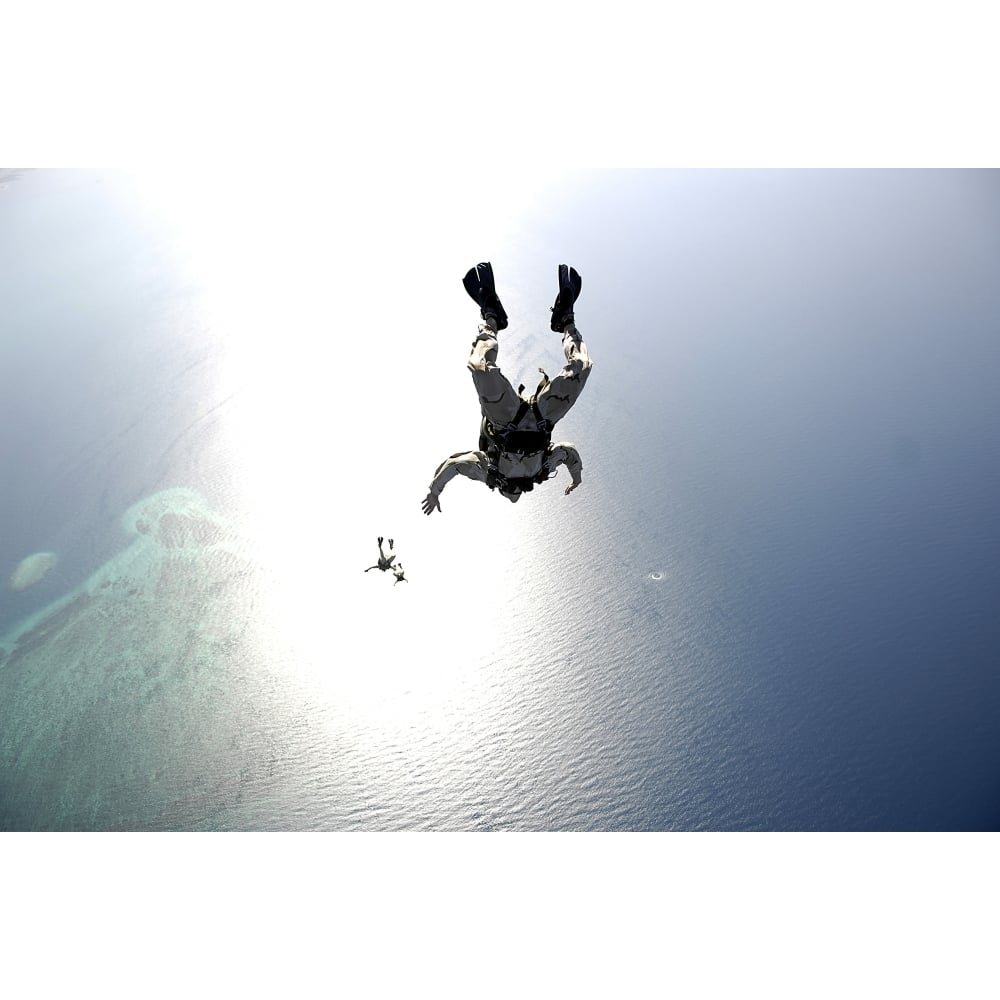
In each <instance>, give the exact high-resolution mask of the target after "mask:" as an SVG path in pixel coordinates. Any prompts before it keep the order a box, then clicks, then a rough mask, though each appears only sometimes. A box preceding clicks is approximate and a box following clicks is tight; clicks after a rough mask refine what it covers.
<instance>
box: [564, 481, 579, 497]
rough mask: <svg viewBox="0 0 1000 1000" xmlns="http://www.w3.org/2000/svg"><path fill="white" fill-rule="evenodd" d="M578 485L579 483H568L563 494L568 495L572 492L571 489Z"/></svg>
mask: <svg viewBox="0 0 1000 1000" xmlns="http://www.w3.org/2000/svg"><path fill="white" fill-rule="evenodd" d="M579 485H580V484H579V483H570V484H569V486H567V487H566V489H565V490H563V496H564V497H568V496H569V495H570V493H572V492H573V490H575V489H576V488H577V486H579Z"/></svg>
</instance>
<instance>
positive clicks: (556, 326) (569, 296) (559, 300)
mask: <svg viewBox="0 0 1000 1000" xmlns="http://www.w3.org/2000/svg"><path fill="white" fill-rule="evenodd" d="M582 288H583V278H581V277H580V275H579V274H578V273H577V271H576V268H574V267H570V266H568V265H567V264H560V265H559V294H558V295H557V296H556V301H555V305H553V306H552V322H551V324H550V325H551V327H552V329H553V330H555V332H556V333H562V332H563V329H564V328H565V327H566V325H567V324H568V323H572V322H573V321H574V320H573V303H574V302H576V300H577V299H578V298H579V297H580V289H582Z"/></svg>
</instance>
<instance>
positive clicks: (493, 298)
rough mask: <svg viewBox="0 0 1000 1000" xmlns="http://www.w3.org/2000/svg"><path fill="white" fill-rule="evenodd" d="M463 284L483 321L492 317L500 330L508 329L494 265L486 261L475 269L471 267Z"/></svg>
mask: <svg viewBox="0 0 1000 1000" xmlns="http://www.w3.org/2000/svg"><path fill="white" fill-rule="evenodd" d="M462 284H463V285H464V286H465V290H466V291H467V292H468V293H469V297H470V298H471V299H472V301H473V302H475V303H476V305H477V306H479V313H480V315H481V316H482V317H483V319H488V318H489V317H490V316H492V317H493V318H494V319H495V320H496V322H497V329H498V330H504V329H506V327H507V313H506V312H504V308H503V305H502V304H501V303H500V298H499V296H498V295H497V290H496V284H495V283H494V281H493V265H492V264H491V263H490V262H489V261H484V262H483V263H481V264H477V265H476V266H475V267H470V268H469V270H468V272H467V273H466V275H465V277H464V278H463V279H462Z"/></svg>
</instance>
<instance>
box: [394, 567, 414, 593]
mask: <svg viewBox="0 0 1000 1000" xmlns="http://www.w3.org/2000/svg"><path fill="white" fill-rule="evenodd" d="M392 572H393V573H394V574H395V577H396V579H395V581H394V582H393V586H394V587H395V586H396V584H397V583H399V582H400V580H402V581H403V583H409V582H410V581H409V580H407V579H406V577H405V576H403V564H402V563H399V564H398V565H397V566H394V567H393V570H392Z"/></svg>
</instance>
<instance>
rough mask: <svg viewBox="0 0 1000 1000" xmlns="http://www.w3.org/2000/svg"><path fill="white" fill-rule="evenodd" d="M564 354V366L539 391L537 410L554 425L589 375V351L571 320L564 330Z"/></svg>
mask: <svg viewBox="0 0 1000 1000" xmlns="http://www.w3.org/2000/svg"><path fill="white" fill-rule="evenodd" d="M563 353H564V354H565V355H566V366H565V367H564V368H563V370H562V371H561V372H559V374H558V375H557V376H556V377H555V378H554V379H552V380H551V381H550V382H549V384H548V385H547V386H546V387H545V388H544V389H542V391H541V392H540V393H539V394H538V410H539V412H540V413H541V415H542V416H543V417H544V418H545V419H546V420H551V421H552V423H553V424H554V423H556V421H558V420H561V419H562V418H563V417H564V416H566V414H567V413H568V412H569V410H570V407H571V406H572V405H573V404H574V403H575V402H576V401H577V399H578V398H579V395H580V393H581V392H583V387H584V386H585V385H586V384H587V379H588V378H590V369H591V367H592V362H591V360H590V353H589V352H588V351H587V345H586V344H585V343H584V342H583V337H581V336H580V332H579V330H577V328H576V326H575V325H574V324H572V323H570V324H569V325H568V326H567V327H566V329H565V330H564V331H563Z"/></svg>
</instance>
